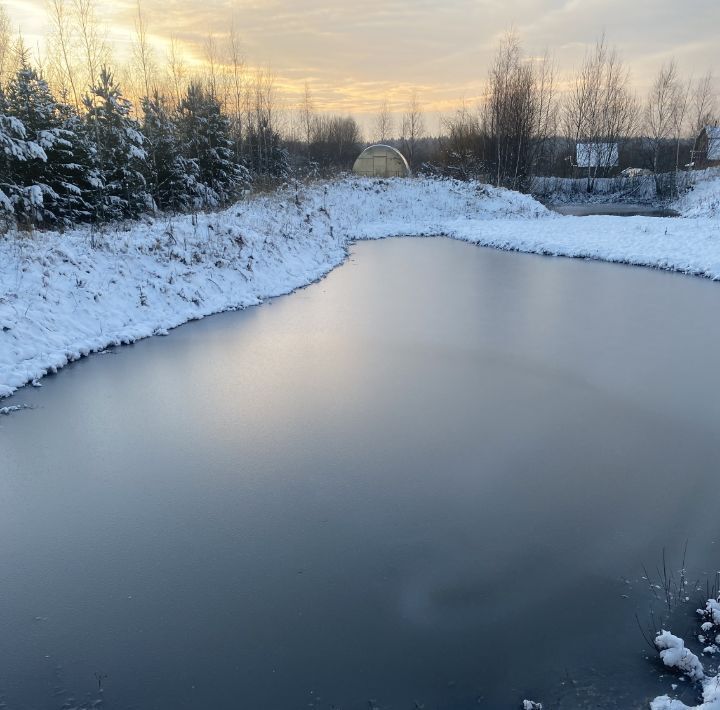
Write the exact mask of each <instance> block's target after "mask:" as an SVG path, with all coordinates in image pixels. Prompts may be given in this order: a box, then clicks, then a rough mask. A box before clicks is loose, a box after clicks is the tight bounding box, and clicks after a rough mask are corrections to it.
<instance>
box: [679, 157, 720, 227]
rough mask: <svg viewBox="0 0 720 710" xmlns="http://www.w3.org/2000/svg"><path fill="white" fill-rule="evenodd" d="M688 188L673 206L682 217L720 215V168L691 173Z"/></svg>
mask: <svg viewBox="0 0 720 710" xmlns="http://www.w3.org/2000/svg"><path fill="white" fill-rule="evenodd" d="M692 175H693V180H692V183H691V185H690V188H689V189H688V190H687V192H685V193H684V194H683V195H682V196H681V197H680V199H678V200H677V201H676V202H675V204H674V205H673V207H674V208H675V209H676V210H677V211H678V212H680V214H681V215H683V217H715V218H717V217H720V169H719V168H710V169H708V170H702V171H698V172H697V173H693V174H692Z"/></svg>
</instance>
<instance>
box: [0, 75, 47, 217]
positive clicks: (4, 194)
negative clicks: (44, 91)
mask: <svg viewBox="0 0 720 710" xmlns="http://www.w3.org/2000/svg"><path fill="white" fill-rule="evenodd" d="M45 160H47V156H46V155H45V151H43V149H42V148H41V147H40V146H39V145H38V144H37V143H35V142H34V141H32V140H28V136H27V131H26V130H25V126H24V125H23V122H22V121H21V120H20V119H19V118H17V117H15V116H11V115H9V111H8V105H7V98H6V96H5V92H4V91H2V88H1V87H0V214H2V215H3V217H4V218H5V219H6V220H7V221H10V220H12V219H13V218H18V219H20V220H21V221H22V220H23V219H24V218H26V216H28V215H29V217H30V222H32V221H33V217H34V213H35V211H39V213H40V214H42V204H43V198H42V189H41V188H40V187H39V186H38V185H35V184H32V183H30V184H26V183H25V182H24V180H23V175H22V173H23V170H22V169H20V166H22V167H24V166H25V164H26V163H32V162H38V163H43V162H44V161H45Z"/></svg>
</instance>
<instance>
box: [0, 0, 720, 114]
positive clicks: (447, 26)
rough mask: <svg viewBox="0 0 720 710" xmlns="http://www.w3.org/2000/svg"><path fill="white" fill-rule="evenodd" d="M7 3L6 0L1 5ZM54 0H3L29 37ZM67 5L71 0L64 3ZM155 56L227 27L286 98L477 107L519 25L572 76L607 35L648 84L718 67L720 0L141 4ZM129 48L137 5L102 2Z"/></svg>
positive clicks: (368, 106) (179, 0)
mask: <svg viewBox="0 0 720 710" xmlns="http://www.w3.org/2000/svg"><path fill="white" fill-rule="evenodd" d="M0 1H2V0H0ZM45 1H46V0H4V4H5V7H6V9H7V11H8V13H9V14H10V16H11V18H12V19H13V21H14V22H15V24H16V25H19V26H20V28H21V30H22V32H23V34H24V35H25V37H26V39H27V41H28V43H29V44H30V45H31V46H34V45H35V44H36V43H37V42H38V41H39V38H41V37H42V36H43V35H44V34H45V32H46V30H47V21H46V19H45V13H44V9H45ZM66 1H68V2H69V0H66ZM141 2H142V10H143V13H144V15H145V17H146V21H147V25H148V31H149V33H150V35H151V38H152V40H153V42H154V44H155V47H156V50H157V53H158V55H160V56H159V58H162V55H163V54H164V53H165V46H164V43H165V42H166V41H167V38H168V37H169V36H170V35H175V36H176V37H177V38H178V39H179V40H180V41H181V42H182V43H183V47H184V49H185V51H186V52H187V54H188V56H189V57H195V58H196V59H198V60H199V59H200V58H201V57H202V46H203V43H204V41H205V39H206V37H207V36H208V35H210V34H214V35H216V36H217V38H218V39H219V40H221V38H222V36H223V34H224V33H227V30H228V27H229V26H230V24H231V22H234V24H235V27H236V28H237V30H238V33H239V35H240V37H241V40H242V43H243V47H244V53H245V55H246V58H247V62H248V64H249V65H251V66H264V67H270V68H271V69H272V71H273V72H274V73H275V75H276V77H277V82H278V86H279V87H280V88H281V90H282V91H283V93H284V94H285V96H286V97H288V100H289V101H292V100H293V97H294V98H295V99H297V97H298V96H299V94H300V92H301V91H302V86H303V84H304V82H305V81H308V82H309V84H310V86H311V87H312V91H313V94H314V96H315V100H316V102H317V104H318V105H319V106H321V107H322V108H327V109H332V110H337V111H343V112H350V113H354V114H356V115H361V114H363V113H366V114H370V113H373V112H375V111H377V107H378V104H379V102H380V101H381V100H382V98H383V97H385V96H387V97H389V99H390V100H391V102H392V104H393V105H394V106H395V107H396V108H397V107H399V106H400V105H401V104H402V103H403V102H404V101H405V100H406V97H407V95H408V93H409V91H410V90H411V88H412V87H415V88H417V89H418V91H419V94H420V96H421V97H422V100H423V103H424V104H425V105H426V107H427V108H428V110H430V111H447V110H449V109H451V108H452V107H453V106H454V105H457V103H458V102H459V101H461V100H463V99H464V100H466V101H467V102H469V103H472V102H474V101H475V100H476V98H477V96H478V95H479V94H480V91H481V85H482V82H483V79H484V77H485V74H486V72H487V67H488V64H489V62H490V59H491V57H492V54H493V48H494V46H495V44H496V42H497V40H498V37H499V36H500V35H501V34H502V33H503V32H504V31H506V30H507V29H508V28H509V27H514V28H515V29H516V30H517V32H518V33H519V35H520V36H521V38H522V41H523V44H524V46H525V48H526V50H527V52H528V53H529V54H531V55H532V54H541V53H542V52H543V50H544V49H545V48H548V49H549V50H550V51H551V53H552V54H554V56H555V58H556V60H557V62H558V65H559V66H560V68H561V70H562V71H566V72H569V71H570V70H571V69H572V67H573V66H576V65H577V64H578V62H579V61H580V60H581V59H582V56H583V54H584V52H585V51H586V49H587V47H588V46H590V45H591V44H592V43H593V42H594V41H595V39H596V38H597V37H598V36H599V35H600V34H601V33H602V32H603V31H604V32H605V33H606V36H607V38H608V41H609V43H611V44H614V45H616V46H617V47H618V49H619V50H620V52H621V54H622V56H623V58H624V59H625V60H626V61H627V62H628V64H629V65H630V66H631V67H632V73H633V82H634V83H635V85H636V87H637V88H638V90H639V91H642V90H644V89H645V88H646V87H647V85H648V84H649V82H650V80H651V76H652V74H653V73H654V72H655V71H656V70H657V68H658V67H659V65H660V64H661V63H662V62H663V61H665V60H667V59H669V58H670V57H675V58H676V59H677V61H678V64H679V66H680V69H681V71H682V72H683V73H686V74H695V75H696V76H697V75H700V74H703V73H704V72H705V71H707V69H708V68H710V67H712V66H714V67H715V69H716V71H717V73H718V74H720V0H684V1H682V2H680V1H679V0H654V1H652V2H651V1H650V0H335V1H334V2H330V1H329V0H141ZM96 8H97V10H96V13H97V16H98V19H99V20H100V21H101V22H103V23H104V25H105V26H106V28H107V29H106V31H107V33H108V37H109V38H110V39H111V40H112V42H113V43H114V44H115V45H116V50H115V51H116V56H118V55H122V52H123V45H124V46H125V47H127V43H128V41H129V38H130V37H131V35H132V33H133V23H134V17H135V14H136V12H137V5H136V0H112V1H108V0H96Z"/></svg>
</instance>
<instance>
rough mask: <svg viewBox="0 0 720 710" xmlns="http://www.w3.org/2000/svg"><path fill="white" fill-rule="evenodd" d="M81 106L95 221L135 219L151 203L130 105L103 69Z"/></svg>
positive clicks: (140, 138) (139, 136)
mask: <svg viewBox="0 0 720 710" xmlns="http://www.w3.org/2000/svg"><path fill="white" fill-rule="evenodd" d="M83 103H84V105H85V108H86V109H87V116H86V121H87V126H88V135H89V137H90V139H91V140H92V142H93V144H94V159H95V164H96V167H97V170H98V175H99V181H98V186H97V193H98V194H97V196H96V204H97V214H96V217H97V219H99V220H111V219H123V218H129V217H137V216H138V215H139V214H140V213H141V212H142V211H143V210H145V209H147V208H148V207H149V205H150V203H151V199H150V196H149V195H148V193H147V189H146V182H145V177H144V173H145V172H146V171H147V167H146V161H147V154H146V152H145V148H144V145H143V144H144V139H143V135H142V133H141V131H140V126H139V125H138V123H137V121H135V120H133V119H132V118H131V117H130V108H131V104H130V102H129V101H128V100H127V99H126V98H124V97H123V95H122V93H121V91H120V88H119V87H118V85H117V84H116V83H115V81H114V79H113V75H112V74H111V73H110V71H109V70H108V69H107V68H105V67H103V69H102V70H101V72H100V77H99V80H98V83H97V84H96V85H95V86H94V87H92V88H91V92H90V96H86V97H85V99H84V100H83Z"/></svg>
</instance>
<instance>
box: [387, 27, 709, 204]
mask: <svg viewBox="0 0 720 710" xmlns="http://www.w3.org/2000/svg"><path fill="white" fill-rule="evenodd" d="M381 114H382V111H381ZM719 116H720V113H719V111H718V104H717V95H716V93H715V80H714V78H713V76H712V73H710V72H708V73H707V74H706V75H705V76H703V77H701V78H700V79H698V80H692V79H686V78H683V77H681V76H680V74H679V72H678V68H677V65H676V63H675V62H674V61H670V62H668V63H666V64H664V65H663V66H662V67H661V68H660V70H659V72H658V74H657V76H656V77H655V79H654V81H653V84H652V87H651V89H650V91H649V92H648V95H647V96H646V97H639V96H637V95H636V94H635V92H634V91H633V90H632V89H631V84H630V71H629V69H628V67H627V66H626V65H625V64H624V63H623V61H622V60H621V58H620V56H619V55H618V53H617V51H615V50H614V49H612V48H610V47H608V45H607V44H606V42H605V39H604V38H602V39H600V40H599V41H598V42H597V44H596V45H595V47H594V48H593V50H592V51H590V52H589V53H588V54H587V55H586V57H585V59H584V61H583V63H582V65H581V66H580V68H579V69H578V70H577V71H576V72H575V74H574V75H573V76H572V77H571V78H570V81H569V89H566V90H564V91H563V92H559V91H558V81H557V69H556V67H555V65H554V62H553V61H552V60H551V59H550V58H549V56H547V55H545V56H544V57H542V58H541V59H539V60H537V59H534V60H531V59H530V58H528V57H527V56H525V55H524V53H523V50H522V47H521V44H520V42H519V40H518V38H517V36H516V35H514V34H512V33H511V34H508V35H507V36H506V37H505V38H504V40H503V41H502V42H501V45H500V47H499V48H498V51H497V54H496V57H495V60H494V63H493V65H492V67H491V69H490V71H489V75H488V79H487V82H486V90H485V98H484V100H483V101H482V102H481V103H480V106H479V107H475V108H468V107H462V108H460V109H459V110H458V111H457V112H456V113H455V114H454V115H452V116H450V117H447V118H446V119H445V120H444V122H443V127H444V130H443V134H444V135H443V136H441V137H440V139H439V140H438V146H437V151H436V153H435V155H434V156H432V157H431V158H430V160H429V161H428V164H427V165H426V168H427V169H430V170H435V171H439V172H443V173H445V174H450V175H455V176H457V177H460V178H467V177H477V178H480V179H484V180H488V181H490V182H493V183H495V184H496V185H499V186H500V185H501V186H506V187H510V188H513V189H518V190H527V189H529V186H530V183H531V180H532V177H533V176H536V175H548V176H561V177H566V176H567V177H569V176H575V177H583V178H584V179H585V180H586V183H587V190H588V191H592V189H593V185H594V182H595V180H596V179H597V178H599V177H605V176H607V175H608V174H611V173H612V172H613V171H614V170H615V160H614V158H613V156H612V155H611V154H610V152H609V151H608V155H607V156H606V157H605V158H604V159H603V157H600V159H598V160H596V161H594V163H595V164H593V165H590V166H578V165H577V162H579V161H577V155H576V146H577V145H578V144H588V145H592V146H612V145H617V146H618V149H619V153H620V159H621V164H623V165H624V166H625V167H634V168H639V169H646V170H648V171H650V172H652V173H653V174H654V175H656V176H658V178H657V180H658V191H659V192H662V191H663V190H667V189H672V185H669V186H668V185H665V184H662V185H661V184H660V180H661V178H660V177H659V176H661V175H662V174H663V173H667V172H669V171H676V172H677V171H678V170H680V169H681V168H683V167H684V166H685V165H687V164H688V163H689V162H690V160H691V157H692V153H691V151H692V146H693V142H694V138H695V137H696V136H697V134H698V133H699V131H700V130H701V129H702V128H703V127H704V126H706V125H713V124H716V123H717V122H718V120H719Z"/></svg>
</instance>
